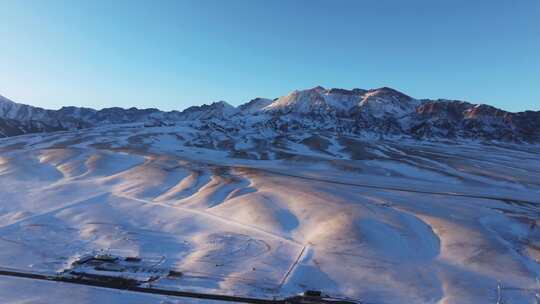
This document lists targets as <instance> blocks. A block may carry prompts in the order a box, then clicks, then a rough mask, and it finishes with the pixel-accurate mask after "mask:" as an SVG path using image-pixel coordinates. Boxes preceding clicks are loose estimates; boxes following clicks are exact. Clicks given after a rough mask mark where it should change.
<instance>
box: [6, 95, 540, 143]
mask: <svg viewBox="0 0 540 304" xmlns="http://www.w3.org/2000/svg"><path fill="white" fill-rule="evenodd" d="M179 121H193V122H194V123H195V124H198V125H200V126H201V127H207V126H208V121H212V123H214V124H217V125H219V126H220V128H221V129H223V130H228V131H227V132H229V133H230V132H233V133H234V132H238V131H240V130H241V131H243V132H246V131H254V132H265V133H272V134H287V133H290V132H294V131H295V130H305V131H309V130H313V131H324V132H333V133H336V134H354V135H362V136H368V137H375V138H377V137H388V136H392V137H393V136H405V137H409V138H417V139H423V138H444V139H475V140H481V141H494V140H495V141H509V142H538V141H540V112H538V111H536V112H534V111H526V112H519V113H511V112H506V111H503V110H500V109H497V108H494V107H491V106H488V105H475V104H472V103H468V102H464V101H457V100H445V99H438V100H428V99H423V100H418V99H415V98H412V97H410V96H408V95H406V94H404V93H401V92H399V91H396V90H394V89H391V88H387V87H383V88H379V89H370V90H363V89H352V90H345V89H325V88H323V87H320V86H319V87H315V88H312V89H308V90H301V91H293V92H291V93H290V94H288V95H286V96H282V97H280V98H276V99H274V100H271V99H266V98H256V99H253V100H251V101H249V102H247V103H245V104H243V105H241V106H239V107H234V106H232V105H230V104H228V103H226V102H224V101H220V102H216V103H213V104H210V105H202V106H193V107H189V108H187V109H185V110H184V111H182V112H179V111H170V112H164V111H160V110H158V109H137V108H129V109H122V108H117V107H114V108H105V109H102V110H94V109H88V108H78V107H63V108H61V109H59V110H46V109H42V108H37V107H32V106H29V105H23V104H18V103H15V102H13V101H10V100H9V99H7V98H5V97H2V96H0V137H8V136H15V135H20V134H25V133H34V132H49V131H57V130H73V129H81V128H89V127H94V126H102V125H108V124H121V123H142V124H146V125H162V124H166V125H170V124H174V123H176V122H179Z"/></svg>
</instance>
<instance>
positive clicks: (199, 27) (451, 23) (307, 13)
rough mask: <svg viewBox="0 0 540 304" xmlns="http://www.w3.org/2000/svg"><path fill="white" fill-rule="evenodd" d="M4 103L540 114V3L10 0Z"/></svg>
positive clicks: (1, 81)
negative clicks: (399, 98) (291, 105)
mask: <svg viewBox="0 0 540 304" xmlns="http://www.w3.org/2000/svg"><path fill="white" fill-rule="evenodd" d="M0 22H1V26H0V94H1V95H4V96H6V97H9V98H11V99H14V100H16V101H18V102H23V103H28V104H32V105H37V106H41V107H46V108H59V107H61V106H62V105H77V106H89V107H94V108H102V107H108V106H122V107H130V106H137V107H159V108H162V109H167V110H168V109H183V108H185V107H187V106H190V105H194V104H201V103H209V102H212V101H217V100H226V101H228V102H230V103H232V104H235V105H238V104H240V103H243V102H246V101H248V100H250V99H251V98H254V97H257V96H261V97H269V98H273V97H278V96H281V95H285V94H287V93H288V92H289V91H291V90H294V89H303V88H310V87H314V86H316V85H322V86H324V87H342V88H353V87H360V88H374V87H381V86H391V87H394V88H396V89H399V90H401V91H403V92H405V93H408V94H409V95H412V96H414V97H417V98H435V97H445V98H455V99H465V100H470V101H472V102H483V103H488V104H492V105H495V106H498V107H501V108H504V109H507V110H511V111H519V110H524V109H534V110H540V1H538V0H520V1H510V0H474V1H472V0H452V1H434V0H423V1H420V0H408V1H404V0H394V1H388V0H365V1H361V0H351V1H345V0H327V1H318V0H306V1H300V0H282V1H279V0H273V1H265V0H260V1H257V0H246V1H235V0H227V1H225V0H215V1H206V0H193V1H182V0H173V1H163V0H156V1H152V0H145V1H135V0H129V1H127V0H126V1H121V0H114V1H111V0H103V1H102V0H91V1H88V0H81V1H77V0H65V1H52V0H35V1H25V0H13V1H12V0H0Z"/></svg>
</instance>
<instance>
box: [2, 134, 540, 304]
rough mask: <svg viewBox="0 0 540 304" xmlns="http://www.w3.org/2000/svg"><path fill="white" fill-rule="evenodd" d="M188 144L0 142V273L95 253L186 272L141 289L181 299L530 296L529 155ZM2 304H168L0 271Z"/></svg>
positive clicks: (533, 208) (374, 144)
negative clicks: (313, 293) (182, 294)
mask: <svg viewBox="0 0 540 304" xmlns="http://www.w3.org/2000/svg"><path fill="white" fill-rule="evenodd" d="M174 132H176V133H174ZM196 132H197V131H195V130H191V129H189V127H184V128H181V127H161V128H129V127H126V126H124V127H109V128H107V129H94V130H86V131H80V132H64V133H53V134H49V135H30V136H21V137H14V138H8V139H3V140H0V266H1V267H5V268H12V269H19V270H28V271H32V272H43V273H55V272H56V271H58V270H61V269H63V268H65V267H66V266H67V265H68V264H69V263H70V261H72V260H73V258H74V257H76V256H78V255H80V254H84V253H85V252H89V251H94V250H101V249H107V250H109V251H110V252H113V253H115V254H119V255H123V256H139V257H142V258H144V259H145V260H147V261H154V262H155V267H159V268H166V269H175V270H178V271H181V272H182V273H183V274H184V275H183V276H182V277H180V278H176V279H162V280H158V281H157V282H155V283H154V286H157V287H162V288H170V289H177V290H193V291H201V292H209V293H220V294H234V295H243V296H257V297H263V298H273V297H277V298H282V297H285V296H290V295H293V294H296V293H299V292H301V291H304V290H306V289H320V290H323V291H324V292H325V293H327V294H329V295H332V296H336V297H346V298H350V299H356V300H359V301H365V302H366V303H440V304H443V303H459V304H464V303H497V301H498V300H501V299H500V298H502V300H504V303H537V301H540V299H539V297H540V296H539V295H538V293H540V283H539V279H538V278H540V265H539V263H538V262H539V260H540V229H539V228H538V224H539V223H540V148H539V147H537V146H527V145H523V146H519V145H515V146H505V145H481V144H476V143H461V144H435V143H428V142H425V143H417V142H409V141H395V142H389V141H373V140H370V141H361V140H360V139H354V138H352V139H351V138H335V137H328V136H327V135H321V136H323V137H324V145H321V142H323V141H321V140H319V141H314V140H313V139H312V137H311V138H310V139H309V140H306V137H305V136H304V137H302V136H301V138H300V139H298V138H296V139H294V138H285V139H282V140H280V142H273V143H272V144H271V145H269V146H267V147H266V148H265V149H264V151H263V150H262V149H261V148H260V145H257V144H256V143H258V142H257V141H255V140H253V139H250V138H246V139H245V140H244V141H243V142H242V143H238V142H237V143H236V144H235V145H234V149H232V148H230V147H227V146H223V147H219V146H217V145H214V144H212V143H210V144H208V145H206V146H205V145H202V144H197V145H195V144H194V142H195V140H194V139H193V138H192V137H193V136H194V135H193V134H195V133H196ZM175 134H177V135H179V136H176V135H175ZM190 136H191V137H190ZM199 139H200V138H199ZM188 142H189V144H188ZM239 152H242V153H239ZM261 153H265V157H262V156H261V155H262V154H261ZM498 286H499V287H500V290H499V291H498ZM28 289H31V290H33V292H32V293H31V295H29V294H28V293H27V294H25V293H24V292H23V290H28ZM0 298H1V299H3V301H2V302H3V303H6V302H7V303H29V302H31V303H64V302H63V301H71V302H69V303H73V301H75V300H74V299H76V301H75V302H77V303H97V302H99V303H106V302H107V301H109V302H110V303H142V302H144V303H168V302H171V303H177V302H175V301H178V300H173V299H167V298H160V297H158V296H142V295H138V294H133V293H129V292H114V291H110V290H104V289H99V288H93V287H84V286H77V287H72V286H68V285H67V284H63V283H62V284H60V283H48V282H34V281H31V280H27V279H15V278H8V277H1V276H0ZM68 299H69V300H68ZM120 300H121V301H120ZM185 302H186V301H184V300H182V301H181V303H185ZM66 303H68V302H66ZM178 303H180V302H178Z"/></svg>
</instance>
